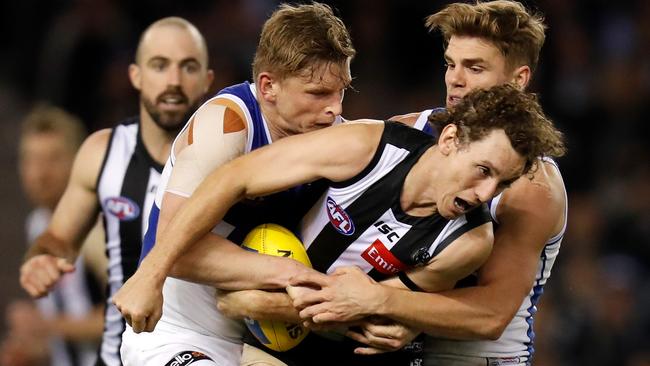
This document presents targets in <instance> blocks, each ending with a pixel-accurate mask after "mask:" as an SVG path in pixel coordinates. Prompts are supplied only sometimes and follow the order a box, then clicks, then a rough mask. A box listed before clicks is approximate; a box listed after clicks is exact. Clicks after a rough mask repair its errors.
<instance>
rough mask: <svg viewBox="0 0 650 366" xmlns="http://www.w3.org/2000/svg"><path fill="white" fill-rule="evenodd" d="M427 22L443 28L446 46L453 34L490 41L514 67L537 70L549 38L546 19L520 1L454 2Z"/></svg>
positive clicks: (436, 27) (431, 27) (431, 28)
mask: <svg viewBox="0 0 650 366" xmlns="http://www.w3.org/2000/svg"><path fill="white" fill-rule="evenodd" d="M425 24H426V26H427V27H428V28H429V31H431V32H433V31H435V30H437V29H440V32H441V33H442V35H443V37H444V39H445V48H446V47H447V44H448V43H449V39H450V38H451V37H452V36H454V35H456V36H470V37H479V38H482V39H485V40H487V41H489V42H491V43H492V44H494V46H495V47H496V48H497V49H499V51H501V53H502V54H503V56H504V57H505V58H506V63H507V65H508V66H509V67H510V68H511V69H514V68H515V67H519V66H523V65H528V66H529V67H530V69H531V71H534V70H535V68H536V67H537V62H538V61H539V53H540V51H541V49H542V46H543V45H544V40H545V38H546V36H545V34H544V31H545V29H546V26H545V25H544V18H543V17H542V16H541V15H539V14H531V13H530V12H529V11H528V10H526V8H525V7H524V6H523V5H522V4H521V3H519V2H516V1H509V0H496V1H490V2H480V1H479V2H477V3H476V4H463V3H453V4H450V5H448V6H446V7H445V8H444V9H442V10H441V11H439V12H437V13H435V14H433V15H430V16H428V17H427V18H426V23H425Z"/></svg>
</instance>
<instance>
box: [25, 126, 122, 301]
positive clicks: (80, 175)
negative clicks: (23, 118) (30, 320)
mask: <svg viewBox="0 0 650 366" xmlns="http://www.w3.org/2000/svg"><path fill="white" fill-rule="evenodd" d="M109 138H110V130H101V131H98V132H95V133H94V134H92V135H90V136H89V137H88V138H87V139H86V140H85V141H84V143H83V145H82V146H81V148H80V149H79V151H78V152H77V155H76V157H75V161H74V164H73V167H72V172H71V175H70V180H69V181H68V186H67V187H66V190H65V193H64V194H63V196H62V197H61V199H60V200H59V203H58V204H57V207H56V209H55V211H54V214H53V216H52V219H51V221H50V224H49V225H48V227H47V229H46V230H45V232H44V233H43V234H42V235H40V236H39V237H38V238H37V239H36V240H35V241H34V243H33V244H32V246H31V247H30V249H29V250H28V252H27V254H26V255H25V261H24V263H23V265H22V266H21V267H20V284H21V286H22V287H23V288H24V289H25V291H27V292H28V293H29V294H30V295H31V296H32V297H41V296H45V295H46V294H47V293H48V292H49V291H50V290H51V289H52V287H53V286H54V285H55V284H56V283H57V282H58V280H59V279H60V278H61V276H62V275H63V274H64V273H67V272H71V271H74V265H73V263H74V262H75V259H76V258H77V255H78V254H79V249H80V246H81V244H82V243H83V239H84V237H85V236H86V235H87V234H88V232H89V231H90V229H91V228H92V226H93V225H94V224H95V221H96V219H97V213H98V210H99V207H98V204H97V187H96V183H97V177H98V175H99V171H100V168H101V164H102V161H103V159H104V155H105V153H106V147H107V146H108V140H109Z"/></svg>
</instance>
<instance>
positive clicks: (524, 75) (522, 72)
mask: <svg viewBox="0 0 650 366" xmlns="http://www.w3.org/2000/svg"><path fill="white" fill-rule="evenodd" d="M530 76H531V71H530V66H528V65H524V66H519V67H518V68H516V69H515V71H513V74H512V82H513V83H514V84H515V86H517V88H519V90H524V89H526V87H527V86H528V83H529V82H530Z"/></svg>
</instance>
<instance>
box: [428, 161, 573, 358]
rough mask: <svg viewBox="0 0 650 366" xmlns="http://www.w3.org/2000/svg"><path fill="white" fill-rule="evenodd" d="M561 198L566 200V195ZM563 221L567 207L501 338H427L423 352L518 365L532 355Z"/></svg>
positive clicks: (493, 211) (493, 213) (492, 208)
mask: <svg viewBox="0 0 650 366" xmlns="http://www.w3.org/2000/svg"><path fill="white" fill-rule="evenodd" d="M544 160H545V161H546V162H548V163H551V164H553V166H554V167H555V168H556V169H558V172H559V168H558V166H557V164H556V163H555V162H554V161H553V160H552V159H547V158H544ZM564 194H565V200H566V191H565V193H564ZM500 199H501V195H499V196H496V197H495V198H494V199H493V200H492V202H491V203H490V214H491V216H492V220H493V221H494V222H495V223H496V224H497V225H498V220H497V217H496V211H497V207H498V205H499V201H500ZM565 202H567V201H565ZM566 218H567V206H565V208H564V225H563V226H562V230H561V231H560V232H559V233H558V234H557V235H555V236H553V237H552V238H550V239H549V240H548V241H547V242H546V245H545V246H544V249H543V250H542V252H541V254H540V257H539V262H538V265H537V273H536V275H535V282H534V283H533V284H532V285H533V286H532V289H531V291H530V293H529V294H528V296H526V298H525V299H524V301H523V302H522V304H521V306H520V307H519V310H518V311H517V314H516V315H515V317H514V318H513V319H512V321H511V322H510V324H508V326H507V327H506V329H505V330H504V332H503V334H502V335H501V338H499V339H497V340H496V341H452V340H444V339H437V338H436V339H432V338H429V339H427V341H426V342H425V352H426V353H432V354H452V355H463V356H476V357H501V358H508V357H519V359H520V360H521V361H525V360H530V358H531V356H532V355H533V353H534V347H533V342H534V339H535V333H534V331H533V322H534V316H535V313H536V312H537V303H538V302H539V298H540V296H541V295H542V292H543V289H544V285H545V284H546V281H547V280H548V278H549V277H550V276H551V269H552V268H553V263H554V262H555V258H556V257H557V255H558V253H559V251H560V245H561V243H562V238H563V237H564V232H565V230H566V223H567V219H566ZM522 244H523V243H522Z"/></svg>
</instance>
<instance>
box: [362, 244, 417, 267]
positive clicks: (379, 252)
mask: <svg viewBox="0 0 650 366" xmlns="http://www.w3.org/2000/svg"><path fill="white" fill-rule="evenodd" d="M361 257H362V258H363V259H365V260H366V262H368V263H370V264H371V265H372V266H373V267H375V269H376V270H378V271H379V272H381V273H383V274H389V275H390V274H395V273H397V272H400V271H403V270H405V269H406V268H407V266H406V265H405V264H404V263H402V262H401V261H400V260H399V259H397V257H395V256H394V255H393V253H391V252H390V250H388V248H386V246H384V243H382V242H381V240H379V239H377V240H375V242H374V243H372V245H370V246H369V247H368V248H366V250H364V251H363V253H361Z"/></svg>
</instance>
